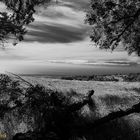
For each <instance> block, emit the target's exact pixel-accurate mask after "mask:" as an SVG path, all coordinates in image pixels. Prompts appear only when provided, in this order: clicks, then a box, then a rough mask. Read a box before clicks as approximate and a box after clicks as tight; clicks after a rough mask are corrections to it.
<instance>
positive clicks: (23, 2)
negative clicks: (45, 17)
mask: <svg viewBox="0 0 140 140" xmlns="http://www.w3.org/2000/svg"><path fill="white" fill-rule="evenodd" d="M49 1H51V0H0V2H3V3H5V5H6V6H7V9H8V11H7V12H0V41H1V42H2V43H4V42H5V41H7V39H8V38H12V39H15V40H17V41H22V40H23V36H24V34H25V33H26V29H25V26H26V25H28V24H29V23H31V22H33V21H34V18H33V14H34V13H35V6H36V5H39V4H43V3H48V2H49Z"/></svg>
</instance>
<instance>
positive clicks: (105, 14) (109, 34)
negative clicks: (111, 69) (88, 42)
mask: <svg viewBox="0 0 140 140" xmlns="http://www.w3.org/2000/svg"><path fill="white" fill-rule="evenodd" d="M86 22H87V23H89V24H90V25H92V28H93V30H92V33H91V39H92V41H94V42H95V43H96V44H97V45H99V47H100V48H101V49H111V50H114V49H115V48H116V47H117V46H118V45H122V46H123V47H124V49H125V50H127V51H128V53H129V54H131V53H133V52H135V53H136V54H137V55H138V56H140V26H139V25H140V1H139V0H91V4H90V8H89V10H88V12H87V19H86Z"/></svg>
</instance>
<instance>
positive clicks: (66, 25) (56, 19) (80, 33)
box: [25, 1, 89, 43]
mask: <svg viewBox="0 0 140 140" xmlns="http://www.w3.org/2000/svg"><path fill="white" fill-rule="evenodd" d="M62 3H63V2H62ZM65 3H69V4H72V5H73V4H74V3H73V2H66V1H65V2H64V4H58V5H53V6H50V7H47V8H46V7H42V6H41V7H39V8H38V9H37V14H36V15H35V22H34V23H33V24H31V25H30V26H29V27H28V30H29V32H28V35H27V36H26V37H25V41H30V42H31V41H37V42H42V43H69V42H75V41H81V40H84V39H85V38H86V37H87V36H88V35H87V34H88V32H89V26H88V25H85V24H84V19H85V13H84V12H83V11H81V10H77V9H75V8H72V7H68V6H66V5H65Z"/></svg>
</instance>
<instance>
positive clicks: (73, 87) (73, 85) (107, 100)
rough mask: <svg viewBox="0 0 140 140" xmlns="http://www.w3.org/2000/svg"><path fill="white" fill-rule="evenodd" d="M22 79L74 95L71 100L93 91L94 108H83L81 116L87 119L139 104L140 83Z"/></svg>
mask: <svg viewBox="0 0 140 140" xmlns="http://www.w3.org/2000/svg"><path fill="white" fill-rule="evenodd" d="M24 78H25V79H26V80H27V81H29V82H31V83H34V84H37V83H38V84H41V85H43V86H45V87H46V88H50V89H53V90H58V91H62V92H63V93H65V94H75V91H76V94H77V93H78V96H77V95H76V96H73V99H74V100H75V101H76V100H79V97H83V96H86V95H87V93H88V91H89V90H91V89H93V90H94V91H95V94H94V96H93V97H92V99H93V101H94V103H95V106H93V107H89V106H85V107H84V108H83V110H82V114H83V115H84V116H85V117H88V118H89V119H93V118H96V117H101V116H105V115H107V114H108V113H110V112H112V111H116V110H119V109H124V110H125V109H127V108H129V107H131V106H132V105H134V104H136V103H138V102H139V99H140V93H139V87H140V82H100V81H77V80H62V79H49V78H39V77H29V76H28V77H25V76H24Z"/></svg>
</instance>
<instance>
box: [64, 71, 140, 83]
mask: <svg viewBox="0 0 140 140" xmlns="http://www.w3.org/2000/svg"><path fill="white" fill-rule="evenodd" d="M61 79H64V80H80V81H83V80H84V81H115V82H118V81H124V82H139V81H140V73H130V74H113V75H91V76H71V77H62V78H61Z"/></svg>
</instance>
